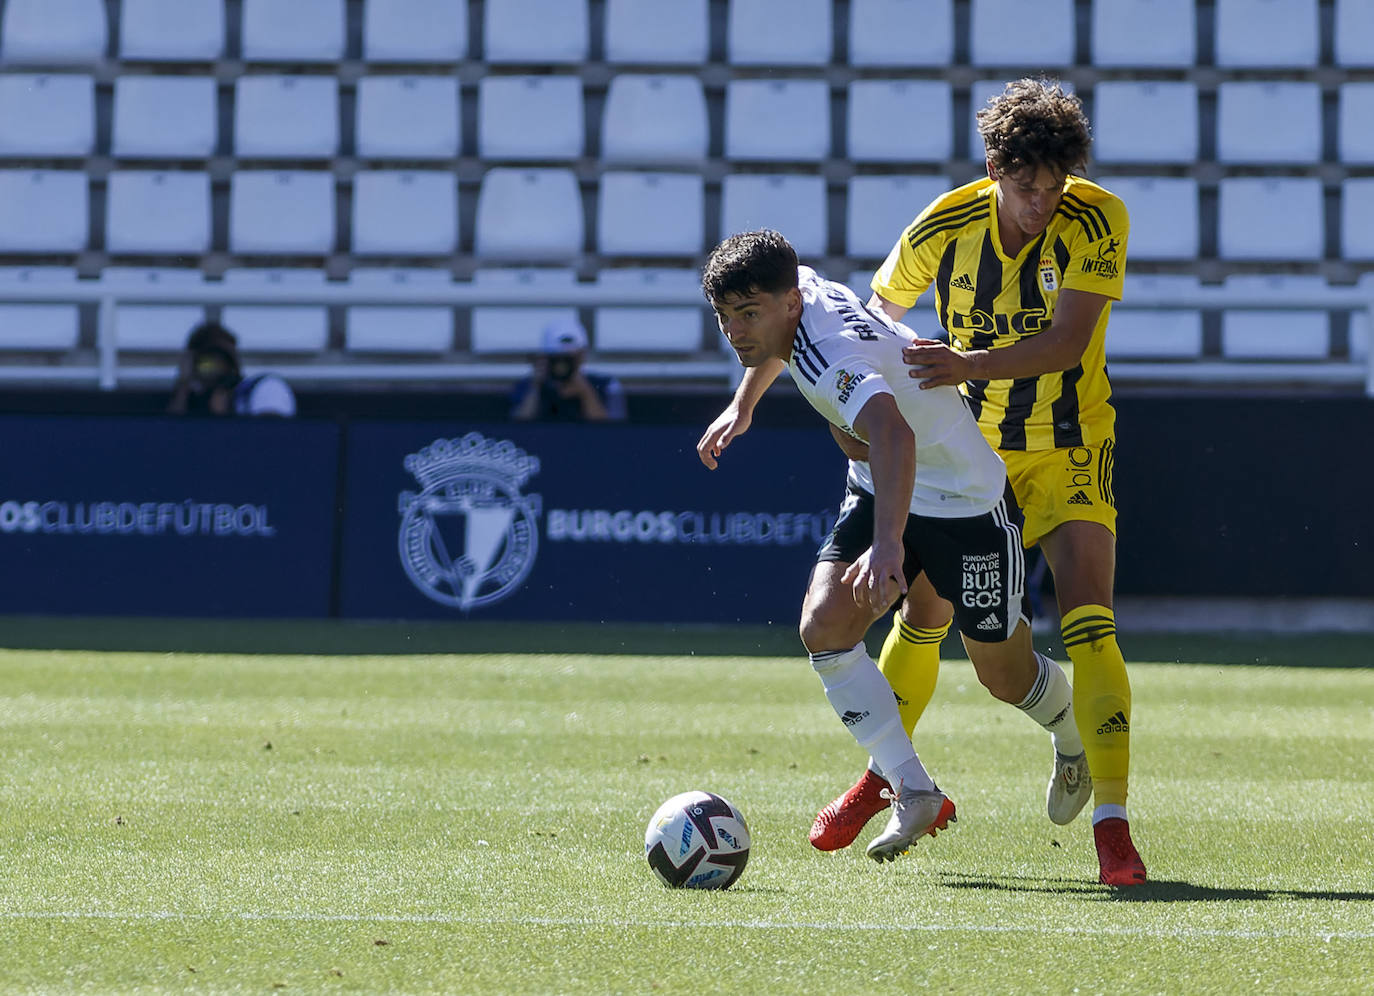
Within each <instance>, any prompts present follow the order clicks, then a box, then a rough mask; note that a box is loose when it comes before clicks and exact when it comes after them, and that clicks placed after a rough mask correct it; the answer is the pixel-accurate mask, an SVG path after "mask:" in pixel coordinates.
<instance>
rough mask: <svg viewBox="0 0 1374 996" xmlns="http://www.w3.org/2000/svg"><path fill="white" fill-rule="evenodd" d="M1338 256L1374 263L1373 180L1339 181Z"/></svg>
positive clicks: (1358, 178) (1356, 178)
mask: <svg viewBox="0 0 1374 996" xmlns="http://www.w3.org/2000/svg"><path fill="white" fill-rule="evenodd" d="M1341 256H1342V258H1344V259H1350V260H1366V261H1367V260H1372V259H1374V177H1370V176H1360V177H1354V176H1351V177H1346V178H1345V179H1344V180H1342V181H1341Z"/></svg>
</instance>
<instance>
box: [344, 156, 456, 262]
mask: <svg viewBox="0 0 1374 996" xmlns="http://www.w3.org/2000/svg"><path fill="white" fill-rule="evenodd" d="M457 247H458V182H457V179H456V178H455V177H454V175H453V174H452V173H451V172H448V171H447V170H424V171H412V170H360V171H359V172H357V173H355V174H354V175H353V252H354V253H356V254H358V255H360V256H446V255H448V254H449V253H451V252H453V251H454V249H456V248H457Z"/></svg>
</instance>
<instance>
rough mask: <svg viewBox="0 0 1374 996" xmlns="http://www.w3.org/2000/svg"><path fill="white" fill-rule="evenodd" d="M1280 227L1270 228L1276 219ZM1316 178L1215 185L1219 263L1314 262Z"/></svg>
mask: <svg viewBox="0 0 1374 996" xmlns="http://www.w3.org/2000/svg"><path fill="white" fill-rule="evenodd" d="M1280 218H1281V219H1283V224H1281V225H1280V224H1275V221H1276V219H1280ZM1323 230H1324V225H1323V207H1322V182H1321V180H1319V179H1317V178H1316V177H1295V176H1290V177H1253V176H1228V177H1225V178H1223V179H1222V181H1221V182H1220V183H1219V184H1218V211H1217V254H1218V255H1219V256H1220V257H1221V258H1222V259H1271V260H1319V259H1321V258H1322V252H1323V249H1324V247H1325V238H1324V235H1323Z"/></svg>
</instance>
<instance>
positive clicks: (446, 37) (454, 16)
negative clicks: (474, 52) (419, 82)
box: [363, 0, 468, 63]
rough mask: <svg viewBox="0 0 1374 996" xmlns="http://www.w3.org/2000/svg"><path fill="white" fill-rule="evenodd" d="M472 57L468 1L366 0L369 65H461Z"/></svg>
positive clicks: (366, 56) (365, 53)
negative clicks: (400, 63) (469, 54)
mask: <svg viewBox="0 0 1374 996" xmlns="http://www.w3.org/2000/svg"><path fill="white" fill-rule="evenodd" d="M467 54H468V4H467V0H366V2H365V3H364V4H363V58H364V59H366V60H367V61H369V62H406V63H408V62H460V61H462V60H463V59H465V58H467Z"/></svg>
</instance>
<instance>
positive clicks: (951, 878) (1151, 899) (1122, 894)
mask: <svg viewBox="0 0 1374 996" xmlns="http://www.w3.org/2000/svg"><path fill="white" fill-rule="evenodd" d="M940 884H941V885H943V886H945V887H946V888H949V889H990V890H993V891H999V892H1040V893H1054V894H1061V895H1062V894H1066V893H1076V894H1078V895H1082V896H1087V897H1088V898H1090V899H1096V900H1104V899H1105V900H1109V901H1113V902H1132V903H1209V902H1236V901H1240V902H1256V901H1260V902H1263V901H1268V900H1274V899H1281V900H1295V899H1313V900H1319V901H1339V902H1352V901H1353V902H1374V892H1355V891H1331V890H1321V889H1311V890H1308V889H1247V888H1240V887H1235V888H1228V887H1217V886H1211V885H1195V884H1193V883H1192V882H1175V881H1170V880H1168V879H1158V880H1155V881H1150V882H1146V883H1144V884H1143V885H1133V886H1131V887H1130V888H1125V889H1118V888H1112V887H1110V886H1105V885H1099V884H1097V883H1096V882H1084V881H1081V880H1078V879H1067V878H1030V877H1024V876H1015V875H999V876H995V877H994V876H986V875H961V874H957V873H949V872H946V873H942V874H941V875H940Z"/></svg>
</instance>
